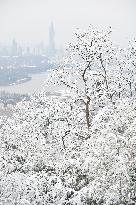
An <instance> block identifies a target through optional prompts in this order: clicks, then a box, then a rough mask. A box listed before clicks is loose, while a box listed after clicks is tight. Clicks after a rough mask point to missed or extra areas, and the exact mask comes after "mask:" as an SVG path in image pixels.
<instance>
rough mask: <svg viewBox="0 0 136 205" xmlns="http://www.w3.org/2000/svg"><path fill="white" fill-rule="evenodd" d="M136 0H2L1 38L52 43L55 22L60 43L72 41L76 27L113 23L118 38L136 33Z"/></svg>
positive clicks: (0, 16) (6, 40)
mask: <svg viewBox="0 0 136 205" xmlns="http://www.w3.org/2000/svg"><path fill="white" fill-rule="evenodd" d="M135 19H136V0H0V42H3V41H4V42H10V41H11V40H12V38H13V37H15V38H16V39H17V40H18V41H19V42H21V43H25V44H27V43H28V44H36V43H38V42H40V41H44V42H45V43H46V44H47V43H48V27H49V24H50V22H51V21H53V22H54V25H55V32H56V43H57V45H58V46H59V45H66V44H68V43H69V42H70V41H71V40H72V39H73V36H74V31H75V30H76V28H83V29H85V28H87V26H88V25H89V24H94V25H98V26H102V27H104V26H106V25H111V26H112V27H113V29H114V39H116V42H125V40H126V38H127V37H129V38H132V37H134V36H136V24H135Z"/></svg>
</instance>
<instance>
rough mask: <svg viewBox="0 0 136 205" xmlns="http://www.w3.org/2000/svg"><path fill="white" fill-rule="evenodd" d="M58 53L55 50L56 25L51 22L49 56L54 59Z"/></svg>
mask: <svg viewBox="0 0 136 205" xmlns="http://www.w3.org/2000/svg"><path fill="white" fill-rule="evenodd" d="M55 53H56V48H55V31H54V25H53V22H51V25H50V27H49V48H48V54H49V56H50V57H53V56H54V55H55Z"/></svg>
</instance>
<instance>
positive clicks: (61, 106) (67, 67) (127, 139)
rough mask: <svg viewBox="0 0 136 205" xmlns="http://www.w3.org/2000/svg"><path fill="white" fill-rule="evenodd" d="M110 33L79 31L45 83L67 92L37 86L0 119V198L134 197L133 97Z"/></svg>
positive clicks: (41, 203) (74, 204)
mask: <svg viewBox="0 0 136 205" xmlns="http://www.w3.org/2000/svg"><path fill="white" fill-rule="evenodd" d="M110 33H111V29H109V30H108V31H99V30H98V29H94V28H92V27H89V29H88V30H87V31H85V32H81V31H79V30H78V32H77V33H76V37H77V42H76V43H75V44H70V48H69V49H70V50H69V51H68V57H67V58H65V60H64V63H62V64H61V65H60V67H59V68H58V69H54V70H53V71H50V74H49V77H48V79H47V81H46V84H45V86H48V85H49V84H51V83H53V84H55V85H64V86H65V88H66V89H67V91H68V95H67V96H47V94H46V92H45V89H44V87H43V89H42V90H41V91H40V92H39V93H37V94H35V95H33V96H32V97H31V99H30V101H27V102H26V101H22V102H20V103H18V104H17V105H16V107H15V110H14V114H13V116H12V117H11V118H8V119H6V120H4V121H3V120H2V126H1V129H0V204H2V205H12V204H16V205H25V204H26V205H28V204H31V205H45V204H47V205H51V204H54V205H85V204H86V205H91V204H96V205H105V204H107V205H117V204H118V205H119V204H120V205H121V204H135V203H136V198H135V197H136V196H135V191H136V190H135V189H136V186H135V182H136V172H135V170H136V149H135V148H136V139H135V138H136V137H135V135H136V101H135V99H132V98H131V96H130V95H128V94H126V95H125V92H126V93H127V90H129V89H128V87H127V83H126V82H127V81H126V78H127V77H126V75H127V73H126V72H125V69H127V67H126V65H128V58H126V60H125V55H126V53H124V50H123V49H118V48H114V47H113V45H112V43H111V41H110ZM127 52H128V53H129V51H127ZM127 56H128V54H127ZM133 58H134V56H133ZM129 65H130V64H129ZM126 97H127V98H126Z"/></svg>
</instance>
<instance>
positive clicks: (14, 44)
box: [11, 39, 18, 56]
mask: <svg viewBox="0 0 136 205" xmlns="http://www.w3.org/2000/svg"><path fill="white" fill-rule="evenodd" d="M17 49H18V46H17V42H16V40H15V39H13V41H12V47H11V55H12V56H16V55H17V54H18V53H17Z"/></svg>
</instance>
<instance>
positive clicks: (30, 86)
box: [0, 72, 63, 95]
mask: <svg viewBox="0 0 136 205" xmlns="http://www.w3.org/2000/svg"><path fill="white" fill-rule="evenodd" d="M47 75H48V72H46V73H40V74H32V75H31V80H30V81H27V82H24V83H21V84H14V85H8V86H0V92H1V91H5V92H9V93H18V94H29V95H31V94H33V93H34V92H38V91H40V90H41V89H42V87H43V86H44V85H45V83H44V81H45V80H46V78H47ZM62 89H63V88H62V86H57V87H56V86H45V91H47V92H48V91H49V92H54V91H55V92H57V91H60V90H62Z"/></svg>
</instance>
